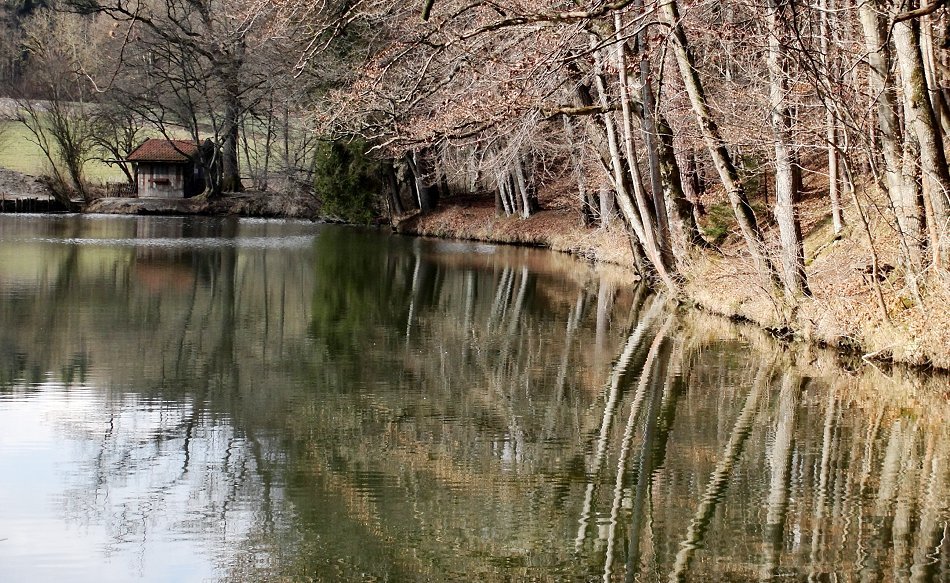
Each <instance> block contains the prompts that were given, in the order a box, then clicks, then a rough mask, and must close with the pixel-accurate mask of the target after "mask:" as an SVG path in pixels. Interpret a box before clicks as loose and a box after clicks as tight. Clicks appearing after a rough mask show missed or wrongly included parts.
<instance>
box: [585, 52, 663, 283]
mask: <svg viewBox="0 0 950 583" xmlns="http://www.w3.org/2000/svg"><path fill="white" fill-rule="evenodd" d="M591 45H592V48H594V47H596V45H597V41H596V39H595V38H593V37H592V38H591ZM594 62H595V67H596V69H597V70H596V71H595V74H594V77H595V79H596V81H597V92H598V94H599V96H600V105H601V107H603V109H604V114H603V120H604V126H605V128H606V133H607V146H608V149H609V151H610V159H609V161H608V162H609V166H606V168H605V169H606V170H607V171H608V175H609V176H611V177H612V179H613V182H614V189H615V191H616V193H617V198H616V200H617V206H618V207H619V208H620V212H621V214H622V215H623V217H624V219H625V221H626V223H627V226H628V228H629V229H630V230H631V231H632V233H631V234H632V235H635V237H636V239H637V243H638V244H639V245H640V246H641V247H642V249H643V252H644V254H645V255H646V257H647V259H648V260H649V261H650V263H651V264H652V266H653V269H654V270H655V271H656V273H657V275H659V276H660V279H661V280H662V281H663V283H664V285H665V286H666V287H667V288H668V289H669V290H670V291H671V292H673V293H674V294H676V293H677V290H678V286H677V285H676V282H674V281H673V278H672V276H671V275H670V272H669V265H667V263H666V262H665V260H664V256H663V253H662V252H661V251H660V248H659V246H658V245H657V242H656V238H655V237H654V230H653V226H652V225H650V224H644V222H643V218H644V217H647V216H649V214H648V213H643V210H644V208H645V207H646V200H645V196H644V193H643V184H642V182H637V180H639V179H640V177H639V170H638V169H637V167H636V159H633V160H626V161H624V158H623V155H622V154H621V153H620V146H619V145H618V143H617V135H618V134H617V130H616V126H615V124H614V121H613V118H612V117H611V112H610V103H609V99H608V97H607V84H606V81H605V80H604V76H603V63H602V59H601V57H600V52H599V51H598V50H594ZM625 164H629V165H630V168H629V169H628V168H626V167H625ZM628 170H629V171H630V172H631V174H627V171H628ZM634 173H636V174H635V179H634V181H631V180H630V176H631V175H634ZM631 190H632V191H633V193H631ZM634 196H635V197H636V205H637V206H638V207H639V209H638V208H635V206H634V204H635V203H634V200H635V199H634ZM635 253H636V251H635V250H634V254H635Z"/></svg>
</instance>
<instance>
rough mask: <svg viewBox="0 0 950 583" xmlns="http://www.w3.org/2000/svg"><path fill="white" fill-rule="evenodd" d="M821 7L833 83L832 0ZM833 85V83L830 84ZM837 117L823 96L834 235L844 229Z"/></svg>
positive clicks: (826, 60)
mask: <svg viewBox="0 0 950 583" xmlns="http://www.w3.org/2000/svg"><path fill="white" fill-rule="evenodd" d="M819 5H820V8H821V15H820V18H821V21H820V27H821V32H820V35H821V41H820V44H821V59H822V66H823V67H824V74H825V77H826V78H827V79H828V81H829V83H833V82H834V79H835V78H836V75H835V74H834V73H835V71H833V69H835V67H834V62H835V60H834V58H833V57H832V55H831V40H832V39H831V36H832V34H833V32H832V27H831V22H830V19H831V12H832V11H833V10H834V9H835V4H834V0H820V4H819ZM832 86H833V85H832ZM838 125H839V124H838V119H837V117H836V115H835V103H834V100H833V99H831V97H830V96H826V97H825V139H826V141H827V142H828V143H827V144H826V148H827V149H828V198H830V199H831V224H832V228H833V229H834V232H835V235H838V234H839V233H841V231H842V229H844V214H843V212H842V209H841V188H840V186H841V180H840V176H841V170H840V168H839V167H838V166H839V165H838V156H839V152H838V135H839V130H838Z"/></svg>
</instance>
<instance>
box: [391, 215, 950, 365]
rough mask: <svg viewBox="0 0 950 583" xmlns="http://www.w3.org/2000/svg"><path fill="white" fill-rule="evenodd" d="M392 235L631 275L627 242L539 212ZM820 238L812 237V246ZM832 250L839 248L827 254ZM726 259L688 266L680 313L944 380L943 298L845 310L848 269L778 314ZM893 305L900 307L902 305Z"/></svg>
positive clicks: (474, 218) (735, 260)
mask: <svg viewBox="0 0 950 583" xmlns="http://www.w3.org/2000/svg"><path fill="white" fill-rule="evenodd" d="M394 230H396V232H399V233H401V234H405V235H414V236H425V237H437V238H450V239H460V240H471V241H483V242H489V243H496V244H510V245H531V246H536V247H542V248H547V249H551V250H553V251H559V252H563V253H568V254H571V255H574V256H577V257H580V258H582V259H586V260H589V261H593V262H604V263H610V264H613V265H616V266H618V267H620V268H622V269H625V270H629V271H630V272H631V273H635V271H634V270H633V269H632V268H631V267H630V265H631V264H632V258H631V257H632V256H631V252H630V249H629V247H627V246H626V239H625V234H624V233H623V232H622V231H621V230H620V229H619V228H616V227H615V228H612V229H607V230H604V229H599V228H596V227H595V228H587V227H582V226H581V225H580V224H579V220H577V218H576V213H574V214H572V213H571V212H570V211H559V210H551V211H544V210H542V211H540V212H538V213H537V214H536V215H533V216H531V217H530V218H528V219H521V218H517V217H504V218H502V217H495V216H494V209H493V208H491V207H486V206H485V205H481V206H477V205H465V206H452V205H451V202H450V201H445V206H442V207H440V208H438V209H436V210H434V211H431V212H430V213H428V214H426V215H424V216H420V215H418V214H416V215H411V216H407V217H403V218H401V219H400V220H398V221H396V223H395V225H394ZM820 235H821V233H820V232H819V233H818V234H817V236H820ZM618 242H622V243H623V244H621V243H618ZM853 243H854V242H853V241H843V242H842V241H837V240H835V241H833V242H832V243H831V244H827V243H825V244H824V245H825V246H824V247H822V246H821V245H815V244H814V242H813V243H812V246H813V247H815V246H817V247H818V251H819V253H818V255H816V257H814V258H813V261H812V269H814V270H816V271H818V270H823V271H833V269H829V265H828V264H829V263H830V264H832V267H835V266H836V265H835V264H836V263H839V262H840V261H841V259H842V257H841V255H844V256H845V257H846V258H850V259H851V260H852V262H851V263H853V259H854V257H853V256H852V251H853V249H852V247H853ZM829 245H830V246H836V248H835V249H833V250H832V251H830V252H829V251H828V249H827V247H828V246H829ZM726 253H728V250H727V251H726V252H725V253H724V254H722V255H718V254H716V253H709V252H706V253H702V252H699V253H696V254H695V255H694V256H693V258H692V265H691V266H690V269H689V270H688V271H687V273H686V280H685V282H684V286H683V293H684V297H682V298H680V299H679V302H680V304H681V305H682V306H684V308H686V309H695V310H698V311H700V312H702V313H706V314H711V315H714V316H716V317H720V318H724V319H726V320H729V321H731V322H735V323H739V324H748V325H752V326H755V327H757V328H759V329H762V330H763V331H765V332H767V333H769V334H770V335H772V336H773V337H775V338H776V339H778V340H780V341H784V342H794V343H802V344H806V345H813V346H816V347H821V348H827V349H831V350H834V351H836V352H838V353H840V354H841V355H843V356H846V357H849V358H854V359H860V360H861V361H863V362H867V363H869V364H872V365H874V366H878V365H882V364H884V365H901V366H907V367H910V368H913V369H914V370H917V371H919V372H922V373H927V372H934V371H937V372H940V373H946V372H950V341H947V342H943V341H942V339H941V338H940V337H939V336H941V335H944V336H945V335H946V334H948V333H950V331H944V332H941V330H939V329H938V328H940V326H928V321H929V318H927V317H925V313H926V311H927V309H928V308H933V309H934V310H940V309H942V310H943V312H944V314H946V313H947V310H946V308H945V305H947V304H945V303H943V302H942V301H941V300H942V296H939V295H938V296H937V297H931V298H929V303H928V304H927V305H926V306H922V307H920V308H919V310H916V311H915V310H912V309H910V308H906V307H905V308H901V309H900V310H894V309H892V310H891V311H892V312H895V313H891V314H890V318H889V321H886V320H884V319H883V318H881V317H880V316H875V315H874V309H875V306H874V305H873V302H872V301H871V300H870V298H871V294H872V293H873V291H872V286H870V285H866V286H865V288H864V289H858V290H852V291H851V292H850V293H851V294H852V295H851V296H849V297H848V298H847V301H839V302H835V299H834V294H835V293H838V292H839V289H838V287H836V285H853V284H854V282H855V281H861V280H863V279H864V274H863V273H861V271H860V270H859V269H855V268H853V265H851V264H850V263H849V264H848V265H849V267H848V269H847V270H846V271H844V270H841V271H844V273H834V274H833V275H836V276H839V277H838V281H835V282H827V281H826V280H827V279H829V278H828V277H827V274H826V273H821V272H819V274H816V275H815V280H816V284H817V285H816V286H815V288H814V289H813V294H812V296H810V297H806V298H802V300H801V301H800V302H799V304H798V305H797V306H794V307H792V308H790V309H787V308H786V309H783V308H779V307H776V305H775V303H774V302H773V301H772V300H771V299H770V298H768V297H767V295H766V294H764V293H757V289H756V284H755V282H754V277H753V276H752V275H751V270H752V268H751V265H750V264H749V261H748V260H747V259H746V258H744V257H742V256H741V255H738V256H732V257H730V256H728V255H727V254H726ZM811 275H812V274H810V276H811ZM841 280H843V281H844V283H843V284H842V283H841ZM829 283H834V284H835V285H829ZM890 295H895V294H894V293H890ZM896 295H898V296H899V294H896ZM889 299H892V300H893V298H889ZM896 301H898V302H902V301H903V298H901V297H898V298H897V300H896ZM899 305H901V306H903V304H899ZM941 306H944V307H941ZM858 308H860V309H858ZM918 312H920V313H918ZM928 334H929V335H928ZM941 348H942V350H941Z"/></svg>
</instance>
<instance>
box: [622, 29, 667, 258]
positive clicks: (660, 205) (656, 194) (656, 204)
mask: <svg viewBox="0 0 950 583" xmlns="http://www.w3.org/2000/svg"><path fill="white" fill-rule="evenodd" d="M614 34H615V38H616V41H617V46H616V47H615V48H616V51H615V55H616V61H617V63H616V64H617V76H618V87H619V89H620V107H621V111H622V112H623V134H624V150H625V153H626V156H627V164H628V165H629V166H630V168H631V170H634V169H635V168H636V160H637V156H636V153H635V151H634V143H633V112H632V110H631V107H630V97H631V95H632V91H631V84H630V77H629V76H628V74H627V60H626V56H625V54H624V52H625V48H626V41H625V39H624V32H623V19H622V17H621V15H620V12H619V11H618V12H614ZM641 66H642V63H641ZM651 97H652V95H651ZM647 107H648V105H647V103H646V102H644V103H643V110H644V111H643V114H644V115H643V119H642V120H641V125H642V124H644V123H646V118H647V113H646V109H647ZM648 135H650V134H648ZM647 162H648V164H649V170H650V184H651V189H650V190H651V194H652V198H651V200H650V201H647V200H646V197H642V198H643V203H646V202H651V203H652V204H640V205H639V206H640V214H641V215H643V222H644V225H646V224H647V223H649V224H652V225H653V236H654V239H655V240H656V244H657V247H659V251H660V254H661V255H662V256H663V261H664V263H665V264H666V265H669V266H672V265H673V249H672V245H671V244H670V225H669V213H668V212H667V209H666V201H665V200H664V199H663V192H662V188H661V186H660V173H659V164H657V161H656V149H655V148H651V147H650V143H649V141H648V142H647ZM631 178H632V179H633V180H634V181H637V180H640V182H641V184H642V178H641V177H640V176H639V172H638V171H636V172H634V173H633V175H632V176H631ZM638 202H639V201H638Z"/></svg>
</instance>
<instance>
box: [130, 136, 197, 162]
mask: <svg viewBox="0 0 950 583" xmlns="http://www.w3.org/2000/svg"><path fill="white" fill-rule="evenodd" d="M197 153H198V145H197V144H195V143H194V142H189V141H187V140H163V139H160V138H150V139H148V140H145V143H143V144H142V145H141V146H139V147H138V148H136V149H134V150H132V153H131V154H129V158H128V159H129V161H130V162H189V161H190V159H191V157H194V156H196V155H197Z"/></svg>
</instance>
